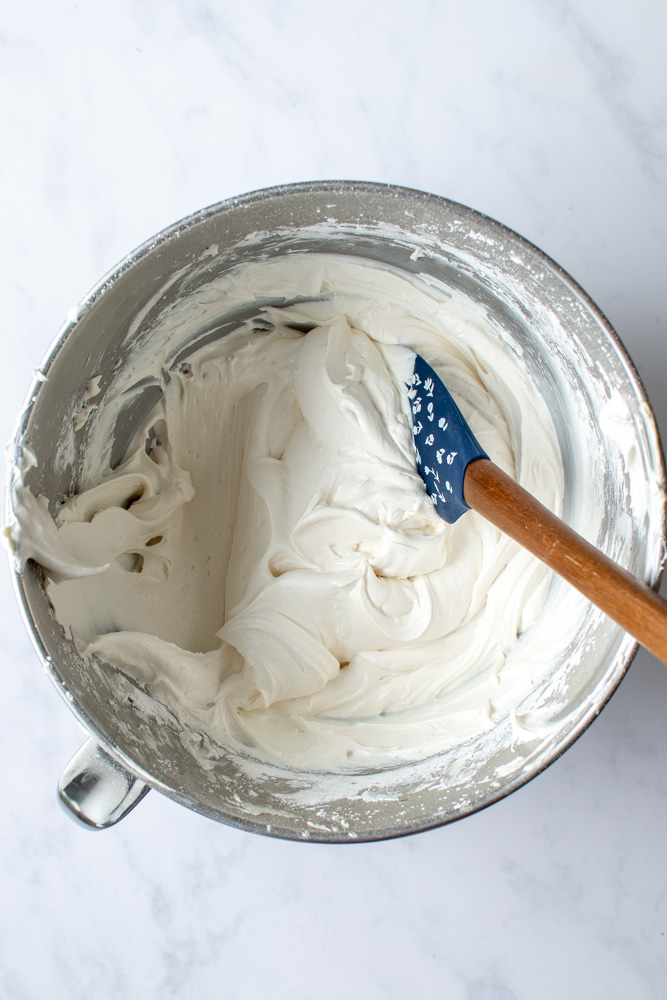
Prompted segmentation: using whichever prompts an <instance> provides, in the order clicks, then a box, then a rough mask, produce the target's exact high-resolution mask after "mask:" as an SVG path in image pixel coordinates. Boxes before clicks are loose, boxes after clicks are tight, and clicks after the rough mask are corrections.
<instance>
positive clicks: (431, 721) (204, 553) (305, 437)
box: [11, 248, 562, 770]
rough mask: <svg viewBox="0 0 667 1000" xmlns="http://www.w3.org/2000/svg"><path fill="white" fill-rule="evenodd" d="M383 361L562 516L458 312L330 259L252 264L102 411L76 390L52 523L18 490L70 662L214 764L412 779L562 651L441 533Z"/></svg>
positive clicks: (484, 563) (545, 432) (147, 355)
mask: <svg viewBox="0 0 667 1000" xmlns="http://www.w3.org/2000/svg"><path fill="white" fill-rule="evenodd" d="M211 251H212V248H211ZM277 296H284V297H285V299H286V300H287V303H288V304H287V305H285V306H283V307H279V306H275V305H272V306H268V307H261V309H260V305H258V309H257V315H261V317H262V319H263V320H264V321H265V322H264V323H263V324H261V325H264V326H266V327H267V329H266V330H258V329H256V326H257V324H255V323H253V322H251V321H248V322H245V323H240V324H239V328H238V330H237V331H236V332H235V333H233V334H231V335H228V336H226V337H224V338H222V339H219V340H214V341H213V342H211V343H208V344H207V343H205V341H203V342H202V346H199V347H197V334H198V332H199V331H201V330H202V329H203V328H210V326H211V324H212V322H213V321H214V320H215V319H216V318H217V317H223V316H224V315H225V314H226V313H227V312H228V311H229V310H230V309H231V308H232V307H234V306H238V305H239V304H242V303H247V302H252V301H257V302H258V303H260V304H261V302H262V301H263V300H264V301H265V300H266V299H271V298H275V297H277ZM301 296H303V297H306V300H305V301H303V300H302V301H298V302H297V303H293V302H291V300H293V299H295V298H297V297H301ZM290 303H291V304H290ZM306 327H310V328H312V329H310V332H307V333H304V332H303V330H304V328H306ZM188 344H192V345H193V346H192V347H191V348H190V349H189V350H190V352H189V353H188V348H187V345H188ZM400 344H402V345H406V346H409V347H411V348H412V349H413V350H416V351H418V352H419V353H420V354H422V355H423V356H424V357H425V358H426V360H427V361H428V362H429V363H430V364H432V365H433V366H434V367H435V368H436V370H438V371H439V373H440V374H441V375H442V377H443V379H444V381H445V383H446V384H447V385H448V387H449V389H450V390H451V392H452V394H453V395H454V397H455V399H456V401H457V403H458V404H459V407H460V409H461V411H462V412H463V415H464V417H465V418H466V419H467V420H468V422H469V424H470V426H471V428H472V430H473V432H474V433H475V435H476V436H477V438H478V440H479V441H480V444H481V445H482V447H483V448H484V449H485V450H486V451H487V453H488V454H489V455H490V457H491V458H492V459H493V460H494V461H495V462H497V463H498V464H499V465H500V466H501V467H502V468H503V469H505V471H507V472H508V473H510V474H511V475H513V476H515V477H516V478H518V480H519V481H520V482H521V483H522V484H523V485H524V486H525V487H526V488H527V489H528V490H530V491H531V492H532V493H533V494H534V495H536V496H537V497H538V498H539V499H540V500H541V501H542V502H543V503H545V504H546V505H547V506H549V507H550V508H551V509H553V510H558V509H559V508H560V503H561V493H562V467H561V462H560V456H559V451H558V446H557V441H556V435H555V432H554V429H553V425H552V422H551V419H550V417H549V414H548V412H547V410H546V407H545V405H544V403H543V401H542V400H541V398H540V397H539V395H538V394H537V392H536V391H535V389H534V387H533V385H532V384H531V382H530V380H529V378H528V377H527V375H526V374H525V371H524V369H523V367H522V365H521V361H520V358H519V357H517V355H516V354H515V353H513V351H512V350H511V349H510V347H509V346H508V345H507V344H506V343H505V341H504V339H503V337H502V333H501V331H499V330H498V329H495V328H494V327H493V326H492V324H490V322H489V320H488V318H487V317H486V315H485V313H484V312H483V311H482V310H481V309H480V308H479V307H478V306H476V305H475V304H474V303H473V302H472V301H470V300H469V299H467V298H465V297H463V296H462V295H461V294H459V293H454V292H452V291H451V290H447V289H446V288H444V286H442V285H440V284H438V283H437V282H435V281H433V280H430V279H429V280H428V281H426V280H422V279H418V278H414V279H412V278H408V277H406V276H403V275H399V273H398V272H394V271H392V270H390V269H384V268H380V267H379V266H371V265H369V264H366V263H364V262H361V261H357V260H354V259H350V258H342V257H338V256H318V255H307V256H306V255H296V254H295V255H292V256H291V257H288V258H285V259H282V260H278V261H266V262H262V263H257V264H251V265H246V266H244V267H242V268H240V269H237V270H235V271H233V272H231V273H230V274H229V275H227V276H225V277H223V278H220V279H217V280H216V281H214V282H211V283H210V284H208V285H206V286H204V287H203V288H201V289H199V290H198V291H197V292H196V293H194V294H192V295H191V296H190V298H188V299H186V300H185V301H183V302H181V303H180V304H179V305H178V306H176V307H175V308H173V309H172V310H170V311H169V312H167V313H165V314H164V315H163V316H162V318H161V319H160V321H159V322H158V324H157V325H156V327H155V329H154V330H153V332H152V334H151V336H150V337H149V338H143V340H142V341H141V343H140V344H139V345H138V346H137V349H136V351H135V354H134V357H133V358H132V363H131V365H130V366H129V367H128V369H127V370H124V371H123V372H122V373H121V374H120V375H119V376H118V377H117V379H116V382H115V383H114V384H113V385H112V386H111V387H110V388H109V390H108V391H107V393H106V395H105V396H104V398H103V399H102V398H98V397H97V396H96V394H97V392H98V390H99V382H98V381H95V380H94V379H93V380H92V382H91V383H90V384H89V386H88V389H87V390H86V394H85V396H84V405H85V411H86V412H85V419H86V421H87V423H88V425H89V426H88V427H87V428H86V430H87V432H89V438H88V446H87V451H86V455H85V470H84V483H83V489H82V491H81V492H80V493H79V495H77V496H74V497H71V498H70V499H68V500H67V501H66V502H65V504H64V505H63V506H62V507H61V509H60V511H59V513H58V516H57V518H56V521H55V524H54V522H53V521H52V520H51V518H50V516H49V515H48V512H47V510H46V507H45V506H44V505H43V503H42V501H40V500H37V499H35V498H34V497H33V496H32V494H30V493H29V491H28V490H27V489H26V488H25V487H24V486H22V485H20V483H19V485H18V486H17V488H16V489H15V491H14V514H15V518H16V520H17V522H18V524H16V525H14V528H13V529H12V530H11V536H12V542H13V545H14V548H15V550H16V553H17V558H18V559H19V560H23V561H24V560H25V559H26V558H29V557H31V558H35V559H36V560H37V561H38V562H40V563H41V564H42V566H43V567H44V568H45V571H46V574H47V578H48V579H47V593H48V596H49V599H50V600H51V602H52V604H53V607H54V609H55V613H56V616H57V618H58V620H59V621H60V623H61V624H62V625H63V627H64V628H65V629H66V631H67V633H68V634H71V635H72V637H73V638H74V639H75V641H76V643H77V645H78V646H79V648H80V649H81V650H82V651H83V652H85V654H86V655H96V656H98V657H101V658H102V659H104V660H106V661H108V662H109V663H111V664H113V665H115V666H117V667H118V668H119V669H121V670H122V671H123V672H124V673H125V674H127V675H128V676H130V677H132V678H134V679H135V680H136V681H137V682H138V683H140V684H141V685H142V686H144V687H146V688H147V689H148V690H149V691H150V693H151V694H152V695H153V696H154V697H155V698H157V699H159V700H160V701H162V702H164V703H165V704H167V705H168V706H169V707H170V708H171V710H172V711H173V712H175V714H176V715H177V716H178V717H180V718H181V719H182V720H183V721H184V722H186V723H187V724H188V725H195V726H197V727H198V728H199V729H201V730H203V731H204V732H205V733H207V734H208V736H209V737H210V738H211V739H213V740H214V741H217V742H219V743H222V744H225V745H229V746H232V747H234V746H236V747H243V748H244V749H245V750H247V751H249V752H250V753H252V754H253V755H256V756H258V757H260V758H262V759H271V760H274V761H280V762H281V763H287V764H290V765H292V766H295V767H303V768H308V769H310V770H312V769H325V770H337V769H344V768H348V767H355V768H357V767H359V766H374V767H382V766H386V765H391V764H395V763H396V762H397V761H401V760H410V759H416V758H423V757H426V756H428V755H430V754H433V753H436V752H438V751H440V750H442V749H444V748H446V747H449V746H452V745H455V744H458V743H460V742H462V741H464V740H466V739H470V738H473V737H475V736H476V735H478V734H479V733H480V732H481V731H483V730H485V729H488V728H490V727H492V726H493V725H494V723H495V722H496V721H497V720H498V719H499V718H502V717H505V716H506V715H507V713H508V712H509V711H511V710H512V709H513V708H514V707H515V706H516V705H517V704H518V703H519V702H520V701H521V699H522V698H523V697H525V695H526V694H527V693H528V692H529V691H530V690H531V688H532V686H533V685H534V684H535V682H536V680H537V679H538V678H539V677H540V676H542V674H543V672H544V669H545V666H546V663H545V659H544V654H543V651H544V650H546V649H548V648H549V643H550V635H552V634H553V629H554V628H558V621H557V616H554V615H543V614H541V611H542V606H543V602H544V597H545V594H546V590H547V586H548V582H549V573H548V571H547V570H546V569H545V568H544V567H542V566H541V565H540V564H538V563H537V561H536V560H534V559H533V558H532V557H531V556H530V555H529V554H528V553H526V552H524V551H523V550H521V549H520V548H519V547H518V546H517V545H516V544H515V543H513V542H512V541H511V540H509V539H508V538H507V537H505V536H503V535H501V534H500V533H499V532H498V531H497V529H495V528H494V527H493V526H492V525H490V524H488V523H486V522H485V521H483V520H482V519H481V518H480V517H479V516H478V515H476V514H474V513H472V512H470V513H468V514H466V515H465V516H464V517H463V518H462V519H461V520H459V521H458V522H457V523H456V524H454V525H448V524H445V523H444V522H443V521H441V520H440V518H439V517H438V516H437V514H436V513H435V511H434V509H433V507H432V504H431V502H430V500H429V498H428V497H427V495H426V492H425V489H424V485H423V482H422V480H421V479H420V477H419V474H418V472H417V470H416V467H415V462H414V457H413V451H412V444H411V432H410V429H409V425H408V421H407V419H406V416H405V413H404V409H403V402H404V398H403V394H402V389H401V377H400V376H401V374H402V370H403V367H404V365H405V359H404V353H405V352H402V351H401V349H400V348H399V347H397V346H396V345H400ZM151 377H152V378H153V381H154V382H158V381H159V384H161V386H162V388H163V394H162V397H161V399H160V401H159V402H158V403H157V404H156V405H155V407H154V408H153V410H152V411H151V413H150V415H149V417H148V418H147V419H146V420H145V422H144V426H142V428H141V429H140V430H139V432H138V433H137V434H136V435H135V437H134V441H133V444H132V446H131V447H130V448H129V450H128V452H127V454H126V456H125V457H124V459H123V461H122V462H121V464H120V465H119V466H118V467H117V468H115V469H114V470H113V471H110V470H109V466H108V461H109V455H110V451H111V446H112V441H113V435H114V427H115V420H116V418H117V416H118V413H119V412H120V411H121V409H122V407H123V406H126V405H127V401H128V398H131V396H132V393H138V392H139V391H140V388H138V387H137V384H138V383H140V382H141V383H142V384H145V381H144V380H146V379H147V378H151ZM133 387H134V388H133ZM93 396H95V398H96V404H95V405H91V404H90V400H91V399H92V398H93ZM76 419H78V420H79V421H80V420H81V416H80V414H79V416H78V417H77V418H76ZM78 426H81V424H80V423H79V425H78ZM526 630H528V632H526ZM523 633H526V634H523ZM518 637H520V638H518Z"/></svg>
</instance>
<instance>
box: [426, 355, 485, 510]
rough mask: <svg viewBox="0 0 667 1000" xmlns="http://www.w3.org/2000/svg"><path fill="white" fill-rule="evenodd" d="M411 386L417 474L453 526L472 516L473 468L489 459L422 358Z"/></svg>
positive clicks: (441, 383)
mask: <svg viewBox="0 0 667 1000" xmlns="http://www.w3.org/2000/svg"><path fill="white" fill-rule="evenodd" d="M406 385H407V387H408V398H409V400H410V405H411V409H412V440H413V443H414V448H415V457H416V459H417V468H418V469H419V472H420V473H421V476H422V479H423V480H424V483H425V484H426V489H427V492H428V494H429V496H430V497H431V500H432V501H433V504H434V506H435V509H436V510H437V512H438V514H439V515H440V517H442V518H443V519H444V520H445V521H448V522H449V523H450V524H453V523H454V521H457V520H458V519H459V518H460V517H461V514H465V512H466V511H467V510H470V507H469V506H468V504H467V503H466V502H465V498H464V495H463V478H464V476H465V471H466V469H467V467H468V465H469V464H470V463H471V462H473V461H474V460H475V459H477V458H488V457H489V456H488V455H487V454H486V452H485V451H484V449H483V448H481V447H480V446H479V444H478V442H477V441H476V439H475V437H474V436H473V434H472V433H471V431H470V428H469V427H468V425H467V423H466V422H465V420H464V419H463V416H462V415H461V411H460V410H459V408H458V406H457V405H456V403H455V402H454V400H453V399H452V397H451V395H450V393H449V391H448V390H447V388H446V387H445V385H444V383H443V382H442V380H441V378H440V377H439V376H438V375H437V374H436V373H435V372H434V370H433V369H432V368H431V366H430V365H429V364H427V363H426V361H424V359H423V358H422V357H421V356H420V355H419V354H415V363H414V370H413V374H412V378H411V379H409V380H408V381H407V382H406Z"/></svg>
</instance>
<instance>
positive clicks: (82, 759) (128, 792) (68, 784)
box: [58, 738, 149, 830]
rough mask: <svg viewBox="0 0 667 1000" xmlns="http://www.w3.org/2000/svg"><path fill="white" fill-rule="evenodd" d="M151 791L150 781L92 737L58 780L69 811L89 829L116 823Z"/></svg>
mask: <svg viewBox="0 0 667 1000" xmlns="http://www.w3.org/2000/svg"><path fill="white" fill-rule="evenodd" d="M148 791H149V786H148V785H146V784H144V782H143V781H140V780H139V778H136V777H135V776H134V775H133V774H130V772H129V771H126V770H125V768H124V767H122V765H121V764H119V763H118V761H116V760H114V758H113V757H111V756H109V754H108V753H107V752H106V750H103V749H102V747H101V746H100V745H99V744H98V743H96V742H95V740H94V739H92V738H91V739H89V740H86V742H85V743H84V744H83V746H82V747H81V749H80V750H79V751H78V752H77V753H75V754H74V756H73V757H72V759H71V761H70V762H69V764H68V765H67V767H66V768H65V770H64V771H63V773H62V774H61V776H60V781H59V782H58V796H59V799H60V802H61V804H62V806H63V807H64V809H65V810H66V811H67V814H68V815H69V816H71V817H73V818H74V819H77V820H78V821H79V822H80V823H82V824H83V825H84V826H85V827H86V828H87V829H89V830H106V828H107V827H109V826H113V825H114V823H117V822H118V820H120V819H122V818H123V817H124V816H127V814H128V813H129V812H130V810H131V809H134V807H135V806H136V804H137V803H138V802H139V801H140V800H141V799H143V797H144V795H145V794H146V792H148Z"/></svg>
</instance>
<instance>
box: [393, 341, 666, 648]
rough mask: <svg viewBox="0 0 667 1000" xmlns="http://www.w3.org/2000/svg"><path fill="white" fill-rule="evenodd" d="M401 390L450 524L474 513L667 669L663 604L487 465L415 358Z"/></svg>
mask: <svg viewBox="0 0 667 1000" xmlns="http://www.w3.org/2000/svg"><path fill="white" fill-rule="evenodd" d="M406 384H407V387H408V397H409V399H410V405H411V408H412V434H413V441H414V447H415V457H416V459H417V467H418V469H419V472H420V473H421V476H422V478H423V480H424V483H425V485H426V489H427V492H428V493H429V495H430V497H431V499H432V501H433V504H434V506H435V509H436V510H437V512H438V514H439V515H440V516H441V517H442V518H443V519H444V520H445V521H448V522H449V523H450V524H453V523H454V522H455V521H457V520H458V519H459V517H461V516H462V515H463V514H465V512H466V511H468V510H471V509H472V510H475V511H477V512H478V513H479V514H481V515H482V516H483V517H485V518H486V519H487V520H488V521H491V523H492V524H494V525H495V526H496V527H497V528H500V530H501V531H503V532H505V534H507V535H509V536H510V537H511V538H513V539H514V540H515V541H517V542H519V544H520V545H522V546H523V547H524V548H526V549H528V550H529V551H530V552H532V553H533V555H535V556H537V558H538V559H540V560H541V561H542V562H544V563H546V565H547V566H549V567H550V568H551V569H553V570H554V571H555V572H556V573H558V575H559V576H561V577H563V579H565V580H567V581H568V583H570V584H572V586H574V587H576V588H577V590H579V591H580V593H582V594H583V595H584V596H585V597H587V598H588V600H589V601H591V602H592V603H593V604H595V605H596V606H597V607H598V608H600V609H601V610H602V611H604V612H605V613H606V614H608V615H609V616H610V618H613V620H614V621H615V622H617V623H618V624H619V625H621V626H622V627H623V628H624V629H625V630H626V631H627V632H629V633H630V635H632V636H633V637H634V638H635V639H637V640H638V641H639V642H640V643H641V644H642V646H645V647H646V648H647V649H648V650H649V651H650V652H651V653H653V655H654V656H657V657H658V659H659V660H662V662H663V663H666V664H667V601H664V600H663V599H662V598H661V597H660V596H659V595H658V594H656V592H655V591H654V590H651V588H650V587H647V586H646V585H645V584H643V583H640V581H639V580H636V579H635V578H634V577H633V576H632V575H631V574H630V573H628V572H627V571H626V570H624V569H622V568H621V567H620V566H618V565H617V564H616V563H615V562H613V561H612V560H611V559H609V558H608V557H607V556H605V555H603V553H602V552H600V551H599V550H598V549H596V548H595V547H594V546H593V545H591V544H590V543H589V542H587V541H586V540H585V539H584V538H582V537H581V536H580V535H578V534H577V533H576V532H575V531H573V530H572V528H570V527H568V525H566V524H565V523H564V522H563V521H561V520H560V518H558V517H556V515H555V514H552V513H551V511H550V510H548V509H547V508H546V507H544V506H543V504H541V503H540V502H539V501H538V500H536V499H535V497H533V496H531V494H530V493H528V492H526V490H524V489H523V488H522V487H521V486H519V485H518V483H515V482H514V480H513V479H511V478H510V477H509V476H508V475H506V474H505V473H504V472H503V471H502V470H501V469H499V468H498V466H497V465H495V464H494V463H493V462H492V461H490V459H489V456H488V455H487V454H486V453H485V451H484V449H483V448H481V447H480V445H479V442H478V441H477V440H476V439H475V437H474V435H473V433H472V432H471V430H470V428H469V427H468V425H467V423H466V421H465V420H464V418H463V416H462V414H461V411H460V410H459V408H458V407H457V405H456V403H455V402H454V400H453V399H452V396H451V395H450V393H449V391H448V390H447V388H446V386H445V385H444V383H443V382H442V380H441V379H440V377H439V376H438V375H437V374H436V372H435V371H434V370H433V368H431V366H430V365H429V364H427V362H426V361H425V360H424V359H423V358H422V357H421V356H420V355H419V354H416V355H415V361H414V371H413V374H412V377H411V379H410V380H409V381H408V382H407V383H406Z"/></svg>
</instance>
